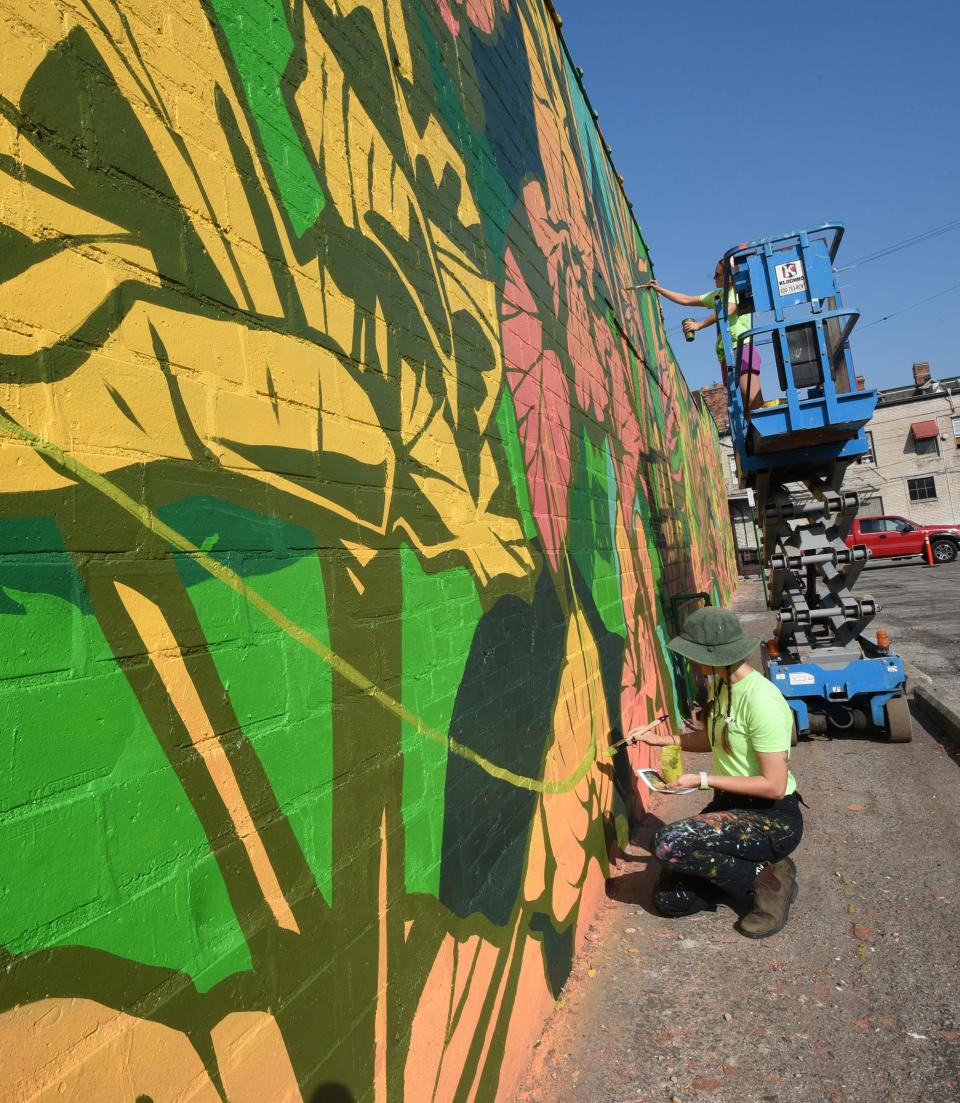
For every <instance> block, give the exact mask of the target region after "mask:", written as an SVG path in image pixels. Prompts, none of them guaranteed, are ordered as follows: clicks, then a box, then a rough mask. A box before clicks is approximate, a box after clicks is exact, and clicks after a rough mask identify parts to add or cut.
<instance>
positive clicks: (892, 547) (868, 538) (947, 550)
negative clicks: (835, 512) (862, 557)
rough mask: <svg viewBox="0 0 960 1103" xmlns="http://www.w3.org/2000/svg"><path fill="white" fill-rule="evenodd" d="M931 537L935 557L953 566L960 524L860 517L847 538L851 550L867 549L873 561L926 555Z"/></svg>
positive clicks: (959, 536) (900, 518)
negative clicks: (926, 545)
mask: <svg viewBox="0 0 960 1103" xmlns="http://www.w3.org/2000/svg"><path fill="white" fill-rule="evenodd" d="M928 538H929V540H930V546H931V548H932V549H933V558H934V559H935V560H936V561H937V562H938V563H951V562H952V561H953V560H954V559H956V558H957V550H958V548H960V525H917V524H914V522H913V521H908V520H907V519H906V517H860V518H858V519H857V520H856V521H854V522H853V527H852V528H851V529H850V535H849V536H848V537H847V538H846V545H847V547H848V548H861V547H867V548H869V549H870V551H871V552H872V553H873V558H874V559H892V558H895V557H897V556H901V555H923V554H924V549H923V545H924V542H925V541H926V540H927V539H928Z"/></svg>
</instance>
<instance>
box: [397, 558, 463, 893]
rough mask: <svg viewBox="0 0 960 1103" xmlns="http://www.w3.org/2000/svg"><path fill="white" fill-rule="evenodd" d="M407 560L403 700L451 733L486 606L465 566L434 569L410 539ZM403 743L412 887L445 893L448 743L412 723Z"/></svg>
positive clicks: (403, 564) (403, 563) (435, 726)
mask: <svg viewBox="0 0 960 1103" xmlns="http://www.w3.org/2000/svg"><path fill="white" fill-rule="evenodd" d="M400 562H401V569H402V571H403V704H404V707H405V708H407V709H409V710H410V711H411V712H412V713H414V714H415V715H416V716H419V717H420V719H421V720H423V721H424V722H425V723H426V724H428V725H429V726H430V727H431V728H433V729H434V730H435V731H439V732H442V733H444V734H446V733H447V731H448V730H449V727H450V717H451V715H452V713H453V706H454V702H455V701H456V697H457V692H458V691H459V689H460V683H461V681H462V680H463V671H464V668H465V666H466V664H467V657H468V655H469V654H470V647H471V644H472V643H473V637H474V633H475V631H476V628H477V624H478V623H479V620H480V616H481V614H482V612H483V610H482V608H481V605H480V599H479V597H478V596H477V588H476V585H475V583H474V581H473V578H472V577H471V575H470V573H469V571H467V570H465V569H464V568H462V567H458V568H455V569H453V570H449V571H445V572H443V573H441V574H427V573H426V572H425V571H424V570H423V567H422V566H421V565H420V562H419V560H418V559H417V557H416V554H415V553H414V552H413V551H412V550H411V549H410V548H408V547H406V546H404V547H403V548H402V549H401V559H400ZM402 748H403V823H404V832H405V840H406V847H405V853H406V871H405V873H406V885H407V891H408V892H419V893H428V894H429V895H431V896H439V893H440V852H441V847H442V844H443V809H444V783H445V781H446V776H447V748H446V746H445V745H443V744H440V743H437V742H435V741H434V740H432V739H429V738H427V737H426V736H424V735H422V734H421V733H420V732H419V731H417V730H416V728H415V727H414V726H413V725H412V724H409V723H406V722H405V723H404V725H403V736H402Z"/></svg>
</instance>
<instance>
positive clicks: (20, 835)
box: [0, 518, 251, 991]
mask: <svg viewBox="0 0 960 1103" xmlns="http://www.w3.org/2000/svg"><path fill="white" fill-rule="evenodd" d="M14 532H15V533H16V534H17V537H18V539H21V540H23V541H24V547H25V548H27V549H37V548H40V547H44V548H46V549H49V550H48V553H47V554H46V555H42V556H38V557H37V559H36V561H35V562H34V563H33V564H32V565H31V564H24V565H23V572H24V574H23V576H22V577H23V578H24V579H25V580H26V581H27V582H28V583H29V586H28V587H27V588H24V589H17V588H16V586H15V585H13V584H11V586H10V587H9V590H10V596H11V597H12V599H13V600H14V601H15V602H16V603H17V604H18V605H19V606H20V607H22V609H23V611H24V613H23V615H3V614H2V612H0V670H2V671H3V673H4V676H5V679H6V684H4V685H3V686H2V687H0V716H2V717H3V718H4V720H3V723H0V853H2V854H3V856H4V858H3V864H2V872H0V944H2V945H3V946H4V947H5V948H6V949H7V950H8V951H10V952H11V953H27V952H30V951H36V950H42V949H47V948H50V947H54V946H87V947H92V948H95V949H100V950H105V951H107V952H109V953H111V954H114V955H116V956H118V957H123V958H127V959H128V960H131V961H135V962H140V963H143V964H148V965H156V966H162V967H165V968H168V969H172V970H176V971H179V972H183V973H186V974H188V975H189V976H190V977H191V979H192V980H193V982H194V984H195V985H196V986H197V988H198V989H199V990H200V991H205V990H207V989H208V988H210V987H212V986H213V985H214V984H216V983H218V982H219V981H221V980H223V979H225V978H226V977H228V976H230V975H231V974H233V973H236V972H239V971H242V970H247V969H250V968H251V959H250V955H249V952H248V950H247V946H246V943H245V942H244V939H243V935H242V934H241V931H240V927H239V925H238V923H237V920H236V917H235V915H234V913H233V909H232V907H231V904H230V900H229V898H228V896H227V891H226V886H225V885H224V882H223V878H222V876H221V873H220V870H219V868H218V866H217V863H216V860H215V858H214V856H213V854H212V853H211V851H210V847H209V844H208V842H207V839H206V837H205V836H204V833H203V831H202V829H201V826H200V823H199V821H198V819H197V816H196V814H195V813H194V810H193V808H192V807H191V804H190V801H189V799H188V798H187V796H186V794H185V792H184V790H183V788H182V786H181V784H180V782H179V780H178V778H177V776H176V774H175V773H174V771H173V769H172V768H171V766H170V764H169V762H168V760H167V758H166V756H165V755H164V753H163V751H162V750H161V747H160V744H159V743H158V741H157V739H156V736H155V735H154V733H153V731H152V730H151V728H150V727H149V725H148V723H147V721H146V719H145V717H144V715H143V712H142V711H141V709H140V705H139V703H138V701H137V699H136V696H135V695H134V693H133V690H132V689H131V687H130V685H129V683H128V682H127V679H126V678H125V677H124V675H123V673H122V671H121V670H120V668H119V667H118V666H117V664H116V662H115V661H114V657H113V655H112V653H111V651H110V648H109V646H108V645H107V641H106V639H105V638H104V636H103V633H102V631H101V629H100V626H99V624H98V623H97V621H96V619H95V618H94V617H93V616H91V615H89V614H88V613H87V612H85V610H88V609H89V602H88V601H87V600H86V595H85V594H84V593H83V584H82V582H81V580H80V578H79V576H78V575H77V573H76V571H75V568H74V566H73V563H72V560H71V559H70V557H69V556H67V555H66V553H65V552H64V550H63V547H62V545H60V548H59V551H58V552H56V551H55V552H54V554H50V551H53V549H54V544H53V540H52V533H51V522H50V521H49V520H47V519H46V518H40V519H38V520H37V521H36V522H35V523H33V524H31V522H24V521H19V522H4V523H0V546H5V545H7V544H8V543H9V541H10V539H11V537H12V536H13V534H14ZM30 554H35V551H32V552H31V553H30ZM15 575H16V571H14V576H15ZM8 577H10V576H9V575H8ZM18 675H19V676H20V679H18V680H13V679H17V676H18ZM35 677H36V678H38V679H39V680H37V681H36V682H34V681H32V679H33V678H35Z"/></svg>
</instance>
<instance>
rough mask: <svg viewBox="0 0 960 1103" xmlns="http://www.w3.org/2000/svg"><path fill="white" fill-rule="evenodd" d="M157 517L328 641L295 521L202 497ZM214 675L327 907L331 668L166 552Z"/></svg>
mask: <svg viewBox="0 0 960 1103" xmlns="http://www.w3.org/2000/svg"><path fill="white" fill-rule="evenodd" d="M161 513H162V516H163V519H164V520H165V521H166V522H167V523H168V524H169V525H170V526H171V527H172V528H175V529H176V530H177V531H178V532H180V533H182V534H183V535H184V536H186V537H187V539H188V540H190V541H191V543H193V544H195V545H196V546H198V547H200V546H203V545H204V544H207V543H210V541H211V540H212V539H213V538H214V537H216V538H217V539H216V545H215V550H214V551H213V552H212V553H211V554H212V556H213V558H214V559H216V560H217V561H218V562H220V563H222V564H224V565H225V566H227V567H229V568H230V569H231V570H233V571H235V572H236V573H237V574H238V575H240V577H241V578H243V579H244V581H245V582H246V583H247V585H248V586H249V587H250V588H251V589H252V590H255V591H256V593H258V594H259V595H260V596H261V597H263V598H266V600H267V601H269V602H270V603H271V604H272V605H274V606H275V607H276V608H277V609H279V610H280V611H281V612H282V613H284V614H285V615H286V616H288V617H289V618H290V619H291V620H292V621H294V622H295V623H296V624H298V625H299V626H300V627H301V628H303V629H305V630H306V631H307V632H309V633H310V634H311V635H313V636H314V637H315V638H317V639H318V640H320V642H321V643H323V644H324V645H325V646H327V647H329V646H330V630H329V624H328V620H327V602H326V594H325V590H324V585H323V576H322V573H321V570H320V562H319V559H318V558H317V553H316V549H315V547H314V546H313V545H314V543H315V541H314V538H313V537H312V536H311V535H310V534H309V533H308V532H307V531H306V530H305V529H302V528H300V527H299V526H297V525H290V524H288V523H286V522H284V521H280V520H278V519H277V518H275V517H267V516H264V515H262V514H258V513H254V512H252V511H250V510H245V509H242V508H241V507H239V506H235V505H232V504H229V503H226V502H222V501H218V500H216V499H212V498H202V497H201V498H191V499H187V500H185V501H182V502H179V503H177V504H176V505H175V506H170V507H167V508H165V509H163V510H162V511H161ZM175 559H176V561H177V565H178V568H179V570H180V573H181V577H182V578H183V579H184V582H185V583H186V584H187V585H188V587H189V589H188V593H189V594H190V600H191V601H192V603H193V607H194V609H195V610H196V613H197V617H198V619H199V621H200V624H201V626H202V628H203V632H204V638H205V639H206V641H207V646H208V647H209V649H210V653H211V655H212V656H213V661H214V664H215V665H216V668H217V673H218V674H219V675H220V678H221V680H222V682H223V686H224V689H225V690H226V692H227V695H228V697H229V699H230V703H231V705H232V706H233V710H234V712H235V713H236V716H237V720H238V721H239V724H240V727H241V729H242V730H243V734H244V735H245V736H246V738H247V739H248V740H249V741H250V745H251V746H252V747H253V749H254V751H255V752H256V754H257V757H258V758H259V759H260V762H261V764H262V765H263V768H264V770H265V771H266V774H267V777H268V779H269V781H270V785H271V786H272V788H273V791H274V795H275V797H276V800H277V805H278V806H279V808H280V811H281V812H282V813H283V814H284V815H285V816H286V817H287V819H288V820H289V822H290V827H291V829H292V830H293V833H294V835H295V836H296V838H297V841H298V842H299V844H300V846H301V848H302V850H303V855H304V857H305V859H306V861H307V865H308V866H309V868H310V872H311V873H312V874H313V877H314V881H315V882H316V885H317V887H318V889H319V890H320V892H321V893H322V894H323V896H324V899H325V900H326V901H327V903H328V904H331V905H332V904H333V874H332V867H333V794H332V787H333V721H332V701H333V673H332V671H331V669H330V667H329V665H328V664H327V663H325V662H324V661H323V660H322V659H321V658H320V657H319V656H318V655H316V654H314V652H312V651H309V650H307V648H305V647H304V646H303V645H302V644H301V643H298V642H297V641H296V640H294V639H292V638H291V637H290V636H289V635H287V634H286V633H285V632H284V631H282V630H281V629H280V628H279V627H278V626H277V625H276V624H275V623H274V622H273V621H272V620H271V619H270V618H269V617H267V616H266V615H265V614H264V613H262V612H261V611H260V610H259V609H258V608H257V607H256V606H254V605H253V604H252V603H250V602H249V601H246V600H244V599H243V598H242V597H240V596H239V595H237V594H235V593H234V592H233V591H232V590H230V589H228V588H227V587H226V586H224V585H223V583H222V582H218V581H217V580H216V579H214V578H212V577H211V576H210V575H209V574H208V573H207V572H206V571H205V570H204V569H203V567H202V566H201V564H200V563H199V562H197V561H196V560H194V559H193V558H192V557H190V556H187V555H184V554H182V553H177V554H176V555H175Z"/></svg>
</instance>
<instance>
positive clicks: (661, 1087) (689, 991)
mask: <svg viewBox="0 0 960 1103" xmlns="http://www.w3.org/2000/svg"><path fill="white" fill-rule="evenodd" d="M947 578H948V579H949V580H950V584H949V587H947V586H945V584H944V580H945V579H947ZM881 588H882V589H881ZM954 588H957V589H960V565H951V566H949V567H939V568H933V569H930V570H926V569H924V568H923V567H921V566H914V565H912V564H906V565H897V566H896V567H892V568H881V569H880V570H878V569H877V568H872V569H871V570H870V571H869V572H865V574H864V576H863V583H862V585H861V587H860V589H861V590H863V591H864V592H872V593H873V594H874V595H875V596H876V597H877V598H878V599H879V600H880V601H881V602H883V603H884V604H885V609H884V615H883V618H881V619H882V620H883V622H884V623H886V625H887V626H888V627H889V629H890V631H891V635H894V634H896V635H895V642H896V641H899V642H900V644H901V648H900V649H901V651H903V652H904V654H905V657H907V658H908V659H910V658H912V657H913V655H914V654H915V655H916V656H917V658H916V661H917V662H918V663H921V665H923V662H922V661H921V658H920V656H921V655H922V656H923V661H925V662H926V667H927V668H929V667H930V666H931V665H932V664H931V662H930V656H931V655H938V654H941V653H943V658H944V669H943V670H938V671H937V672H938V673H941V674H946V673H948V672H949V671H953V672H954V674H955V673H957V672H958V671H957V666H958V664H960V649H958V647H957V644H956V640H957V633H956V625H957V623H958V621H957V618H956V616H955V615H954V616H953V618H952V631H953V635H952V637H951V636H950V635H949V632H948V631H947V630H946V629H945V628H944V625H943V624H942V623H941V622H942V621H943V620H944V616H943V615H942V614H943V611H944V610H945V609H946V608H947V607H948V605H947V603H948V601H949V602H952V603H953V604H952V605H951V606H950V607H951V608H952V609H954V610H956V609H957V607H958V604H960V598H958V597H957V596H956V595H955V594H954V593H953V589H954ZM756 591H757V594H759V585H757V587H756ZM761 601H762V599H761ZM757 604H758V603H757V600H756V598H755V596H754V593H753V588H752V586H750V585H748V586H747V587H746V588H745V589H742V590H741V593H740V594H739V595H738V600H737V602H735V605H736V606H738V607H739V608H740V610H741V612H742V613H743V614H744V615H745V619H748V620H753V619H754V618H756V619H757V623H756V624H755V625H754V627H755V628H757V629H758V633H759V632H760V631H761V630H762V626H761V625H760V618H762V617H763V615H764V614H763V613H762V612H761V611H760V609H759V608H757ZM751 607H752V611H751ZM930 609H936V610H937V611H938V613H940V614H941V615H940V616H939V617H938V624H937V626H933V625H930V624H926V625H924V622H925V620H929V619H930V614H929V610H930ZM888 610H890V611H891V613H892V616H888V615H887V613H888ZM941 629H944V634H943V635H942V636H941V635H939V634H938V633H939V632H940V631H941ZM951 639H952V641H953V642H952V643H951V642H950V640H951ZM941 641H946V642H941ZM924 649H925V650H924ZM930 672H931V673H933V672H934V671H930ZM685 761H686V765H687V766H688V767H689V768H690V769H692V770H697V769H700V768H702V765H703V766H705V765H706V764H707V759H706V757H705V756H704V757H703V758H702V759H701V756H696V755H687V756H685ZM791 767H792V769H793V770H794V773H795V774H796V775H797V778H798V783H799V788H800V791H801V792H802V793H803V796H804V798H805V800H806V801H807V803H808V804H809V806H810V808H809V810H808V811H807V812H806V813H805V815H806V832H805V836H804V840H803V842H802V844H801V846H800V848H799V849H798V850H797V851H796V853H795V854H794V858H795V860H796V863H797V868H798V881H799V885H800V895H799V898H798V900H797V902H796V904H795V905H794V907H793V910H792V913H791V919H790V923H789V925H788V926H787V927H786V928H785V930H784V931H783V932H781V933H780V934H778V935H776V936H774V937H773V938H770V939H765V940H762V941H751V940H748V939H745V938H743V937H742V936H740V935H739V934H738V933H737V932H736V931H735V929H734V926H733V924H734V922H735V920H736V918H737V915H736V912H735V911H733V910H731V908H729V907H727V906H724V905H721V906H720V907H719V908H718V910H717V911H716V912H715V913H704V914H701V915H699V916H694V917H690V918H687V919H678V920H668V919H663V918H660V917H659V916H657V915H655V914H653V912H652V910H651V906H650V893H651V888H652V884H653V881H654V878H655V875H656V868H655V867H656V865H657V863H656V862H655V861H653V860H652V859H651V857H650V855H649V853H648V852H647V850H646V849H645V846H644V844H645V843H646V842H647V841H648V840H649V838H650V836H651V835H652V833H653V831H655V830H656V828H657V827H658V826H659V825H660V823H662V822H664V821H667V820H673V819H678V818H681V817H683V816H687V815H691V814H692V813H694V812H696V811H697V810H698V809H699V807H700V806H701V805H702V803H703V801H702V798H700V797H699V795H698V794H691V795H689V796H686V797H670V798H660V802H659V804H658V805H657V806H656V807H655V808H654V809H653V810H652V811H651V812H650V813H649V814H648V815H647V817H646V818H645V820H644V821H643V822H642V823H641V825H640V826H639V828H638V830H637V833H636V837H635V839H634V840H633V844H632V845H631V846H630V848H629V849H628V851H627V853H626V854H625V855H624V856H623V857H622V860H620V861H619V862H618V863H617V866H616V868H615V869H614V870H613V871H612V876H611V878H610V880H609V882H608V886H607V897H606V899H605V901H604V903H603V904H602V906H601V908H600V911H599V913H598V915H597V917H596V920H595V922H594V924H593V926H592V927H591V928H590V930H589V931H588V932H587V937H586V941H585V943H584V945H583V948H582V950H581V952H580V954H579V956H578V959H577V963H576V965H575V968H574V972H573V975H572V976H571V978H570V980H569V982H568V984H567V986H566V988H565V990H564V994H563V996H562V997H561V999H560V1001H559V1002H558V1006H557V1010H556V1012H555V1014H554V1016H553V1018H552V1020H551V1021H550V1022H549V1023H548V1025H547V1027H546V1029H545V1031H544V1034H543V1037H542V1039H541V1041H540V1043H539V1044H538V1046H537V1047H536V1049H535V1051H534V1055H533V1063H532V1066H531V1069H530V1072H529V1075H528V1078H527V1080H526V1083H525V1085H524V1087H523V1089H522V1090H521V1091H520V1092H519V1093H518V1095H517V1100H518V1103H600V1101H601V1100H602V1101H603V1103H619V1101H624V1103H625V1101H627V1100H630V1101H649V1103H653V1101H656V1103H671V1101H673V1103H677V1101H680V1103H692V1101H695V1100H713V1101H715V1103H734V1101H738V1103H767V1101H770V1103H773V1101H780V1100H795V1101H798V1103H958V1101H960V934H958V931H957V926H958V925H957V919H956V916H957V911H958V905H960V817H958V815H957V809H958V801H957V790H958V783H960V763H958V755H957V752H956V751H954V750H953V749H952V745H951V744H949V743H948V741H947V740H946V739H945V738H944V737H943V736H942V735H941V734H939V733H938V732H937V731H933V730H930V729H929V728H928V727H925V726H923V724H922V723H921V722H919V720H916V719H915V735H914V741H913V742H912V743H909V744H899V745H889V744H886V743H883V742H877V741H872V740H870V739H868V738H864V737H846V738H839V737H837V738H832V737H826V738H818V739H816V740H813V741H802V742H801V743H800V745H799V746H798V747H797V748H796V749H795V751H794V753H793V758H792V763H791Z"/></svg>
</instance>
